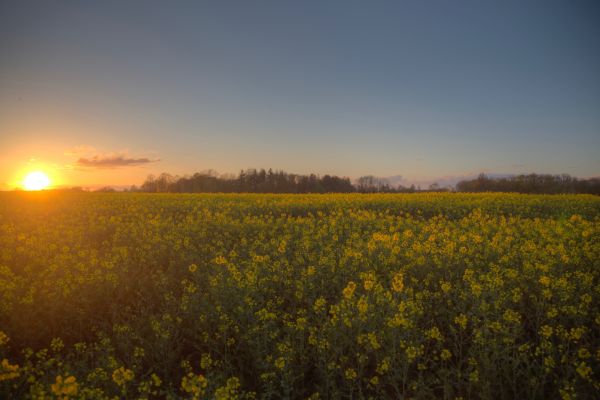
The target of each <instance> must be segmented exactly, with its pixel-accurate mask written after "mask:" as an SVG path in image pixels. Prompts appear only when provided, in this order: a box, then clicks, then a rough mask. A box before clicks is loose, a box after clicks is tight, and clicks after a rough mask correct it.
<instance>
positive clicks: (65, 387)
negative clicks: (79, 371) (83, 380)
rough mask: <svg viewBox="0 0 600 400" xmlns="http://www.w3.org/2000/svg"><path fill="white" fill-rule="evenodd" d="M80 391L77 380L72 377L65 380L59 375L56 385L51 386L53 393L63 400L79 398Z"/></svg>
mask: <svg viewBox="0 0 600 400" xmlns="http://www.w3.org/2000/svg"><path fill="white" fill-rule="evenodd" d="M78 389H79V385H78V384H77V380H76V379H75V377H74V376H72V375H71V376H68V377H66V378H64V379H63V377H62V376H61V375H58V376H57V377H56V381H55V383H53V384H52V385H51V386H50V390H52V393H53V394H55V395H56V396H58V397H59V398H62V399H68V398H69V396H77V390H78Z"/></svg>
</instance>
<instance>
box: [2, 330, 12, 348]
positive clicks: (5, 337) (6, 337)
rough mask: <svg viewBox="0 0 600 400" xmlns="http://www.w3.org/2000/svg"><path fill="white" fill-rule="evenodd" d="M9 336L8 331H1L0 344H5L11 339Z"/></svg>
mask: <svg viewBox="0 0 600 400" xmlns="http://www.w3.org/2000/svg"><path fill="white" fill-rule="evenodd" d="M9 340H10V339H9V337H8V335H7V334H6V333H4V332H2V331H0V346H3V345H5V344H6V343H8V341H9Z"/></svg>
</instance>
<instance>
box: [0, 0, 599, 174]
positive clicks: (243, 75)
mask: <svg viewBox="0 0 600 400" xmlns="http://www.w3.org/2000/svg"><path fill="white" fill-rule="evenodd" d="M598 4H599V3H598V2H595V1H587V2H586V1H567V0H565V1H549V0H547V1H525V0H522V1H482V0H478V1H390V2H383V1H356V2H353V1H315V2H305V1H298V2H287V1H258V2H251V1H236V2H232V1H231V2H230V1H214V2H199V1H173V2H148V1H115V2H111V1H98V2H91V1H90V2H87V1H81V2H71V1H69V2H46V1H44V2H27V1H15V2H7V1H3V2H2V4H1V5H0V54H1V55H2V56H1V57H0V106H1V108H0V118H3V119H5V121H6V120H8V121H10V120H11V119H13V120H14V119H19V118H21V119H22V118H36V115H35V113H37V112H40V110H43V112H44V113H45V114H44V115H47V114H53V115H54V116H55V117H56V118H63V119H72V120H73V121H78V124H79V125H78V126H79V127H80V128H79V129H77V130H73V131H65V132H62V133H60V134H57V133H56V132H55V133H53V135H55V136H56V135H58V136H59V137H56V140H57V141H58V142H60V143H64V145H65V146H68V145H70V146H75V145H82V144H85V145H91V146H94V147H96V148H98V149H103V151H106V152H108V151H113V150H114V151H116V150H118V149H122V148H127V149H129V151H131V152H132V153H138V154H139V153H144V154H148V152H151V153H153V154H156V155H157V157H159V158H161V160H162V161H161V162H160V163H157V164H155V165H153V166H152V168H151V169H152V171H150V172H160V171H169V172H174V173H189V172H194V171H198V170H202V169H206V168H215V169H217V170H219V171H221V172H236V171H237V170H238V169H240V168H246V167H274V168H283V169H286V170H288V171H291V172H300V173H306V172H317V173H336V174H340V175H349V176H358V175H361V174H368V173H372V174H376V175H381V176H386V175H396V174H401V175H403V176H405V177H407V178H415V179H416V178H418V177H435V176H445V175H462V174H469V173H477V172H479V171H493V172H499V173H518V172H550V173H563V172H565V173H570V174H573V175H576V176H592V175H599V174H600V156H598V154H600V151H599V150H600V73H599V71H600V41H599V38H600V23H599V22H598V21H600V7H599V6H598ZM17 99H18V100H17ZM86 126H87V127H94V129H90V130H89V131H88V130H87V129H85V127H86ZM98 127H102V129H100V130H101V132H102V134H101V135H99V134H98V130H99V128H98ZM0 135H2V138H1V139H0V144H2V143H4V146H6V147H5V148H7V149H8V148H17V147H19V146H22V145H23V143H24V142H26V141H31V140H36V138H37V140H40V137H43V136H44V133H43V132H39V133H38V134H37V135H39V137H33V136H31V134H28V135H21V136H19V134H18V132H17V131H11V130H10V128H5V130H4V131H0ZM9 136H10V137H9ZM34 136H35V135H34ZM11 146H12V147H11ZM147 172H148V171H145V172H144V173H147Z"/></svg>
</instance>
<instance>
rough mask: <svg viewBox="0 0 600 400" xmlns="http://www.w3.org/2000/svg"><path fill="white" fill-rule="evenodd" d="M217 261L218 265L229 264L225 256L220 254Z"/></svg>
mask: <svg viewBox="0 0 600 400" xmlns="http://www.w3.org/2000/svg"><path fill="white" fill-rule="evenodd" d="M215 263H216V264H218V265H223V264H227V260H226V259H225V257H223V256H218V257H217V258H215Z"/></svg>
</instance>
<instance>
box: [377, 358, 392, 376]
mask: <svg viewBox="0 0 600 400" xmlns="http://www.w3.org/2000/svg"><path fill="white" fill-rule="evenodd" d="M389 370H390V360H389V358H387V357H386V358H384V359H383V361H381V362H380V363H379V365H377V368H376V370H375V371H376V372H377V373H378V374H379V375H383V374H385V373H386V372H388V371H389Z"/></svg>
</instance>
